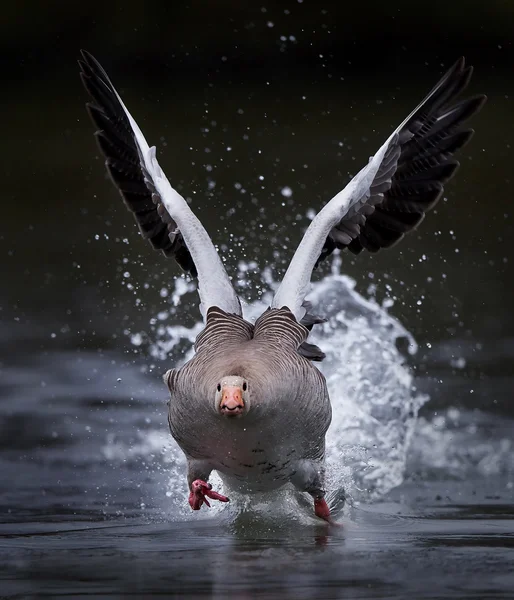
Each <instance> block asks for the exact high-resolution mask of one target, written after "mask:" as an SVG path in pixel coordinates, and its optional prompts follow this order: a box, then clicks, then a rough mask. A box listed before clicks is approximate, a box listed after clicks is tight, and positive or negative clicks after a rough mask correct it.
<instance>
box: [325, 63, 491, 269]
mask: <svg viewBox="0 0 514 600" xmlns="http://www.w3.org/2000/svg"><path fill="white" fill-rule="evenodd" d="M472 74H473V68H472V67H471V66H466V63H465V60H464V57H460V58H459V59H458V60H457V61H456V62H455V63H454V64H453V65H452V66H451V67H450V69H448V71H447V72H446V73H445V75H444V76H443V77H442V78H441V79H440V80H439V82H438V83H437V84H436V85H435V86H434V87H433V88H432V90H431V92H430V93H429V94H428V95H427V97H426V98H425V100H424V101H423V102H422V103H421V104H420V105H419V106H418V108H417V109H416V110H415V111H414V112H413V113H412V114H411V115H410V116H409V118H408V119H407V120H406V121H405V123H404V124H403V126H402V128H401V129H400V130H399V132H398V136H397V137H396V138H395V140H393V141H392V142H391V145H394V144H396V146H398V147H399V151H400V155H399V158H398V159H397V162H396V166H395V163H394V161H392V160H391V158H393V154H389V150H388V154H387V155H386V156H387V160H386V159H384V161H383V163H382V164H381V166H380V169H379V171H378V173H377V175H376V177H375V180H374V181H373V183H372V184H371V186H370V197H369V199H368V200H367V204H366V203H363V205H362V206H361V208H360V209H358V211H359V210H360V214H361V215H362V216H363V217H365V220H364V223H359V225H358V227H357V228H355V227H354V226H353V225H352V227H348V226H347V225H348V224H349V223H347V222H346V221H347V220H348V219H350V220H351V219H354V218H355V215H353V216H351V218H350V217H348V218H347V219H346V220H345V218H343V219H342V221H341V223H340V224H338V225H337V226H336V228H337V227H338V228H339V229H340V230H341V231H343V232H344V233H345V235H338V230H337V229H336V228H334V229H333V230H332V232H331V234H330V235H329V237H328V238H327V240H326V242H325V245H324V247H323V249H322V252H321V254H320V258H319V260H318V263H317V264H319V262H320V261H321V260H323V259H324V258H326V257H327V256H329V255H330V254H331V253H332V252H333V250H334V249H335V248H342V249H344V248H348V250H349V251H350V252H352V253H353V254H359V253H360V252H362V250H364V249H366V250H368V251H370V252H378V251H379V250H380V249H381V248H388V247H391V246H392V245H394V244H396V243H398V242H399V241H400V240H401V239H403V237H404V235H405V234H406V233H408V232H409V231H411V230H413V229H415V228H416V227H418V226H419V225H420V223H421V222H422V220H423V219H424V217H425V214H426V213H427V212H428V211H429V210H430V209H432V208H433V207H434V206H435V205H436V204H437V202H438V200H439V199H440V197H441V196H442V194H443V191H444V184H445V183H447V182H448V181H450V180H451V179H452V177H454V175H455V173H456V172H457V170H458V168H459V162H458V161H457V160H455V159H454V158H453V155H454V153H455V152H457V151H458V150H459V149H460V148H463V147H464V146H465V145H466V144H467V143H468V142H469V141H470V139H471V138H472V137H473V133H474V132H473V130H472V129H469V128H468V129H463V128H462V126H463V124H464V123H465V122H466V121H467V120H468V119H470V118H471V117H472V116H473V115H475V114H476V113H478V112H479V111H480V109H481V108H482V106H483V105H484V103H485V102H486V100H487V97H486V96H484V95H477V96H472V97H470V98H466V99H464V100H461V101H460V102H457V97H458V96H459V95H460V94H461V92H463V91H464V90H465V89H466V87H467V86H468V84H469V81H470V79H471V76H472ZM394 158H396V157H394ZM386 163H389V164H386ZM378 192H382V194H383V197H380V195H379V194H378ZM367 205H370V206H371V207H372V208H373V207H374V209H375V210H374V212H372V213H371V214H366V211H365V207H366V206H367ZM352 223H353V221H352ZM348 236H350V237H353V239H352V240H351V241H350V242H349V243H346V241H347V240H348ZM343 242H345V243H343Z"/></svg>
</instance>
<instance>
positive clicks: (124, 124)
mask: <svg viewBox="0 0 514 600" xmlns="http://www.w3.org/2000/svg"><path fill="white" fill-rule="evenodd" d="M79 64H80V68H81V77H82V81H83V83H84V86H85V88H86V90H87V91H88V92H89V94H90V96H91V98H92V99H93V102H92V103H89V104H88V105H87V106H88V110H89V114H90V115H91V118H92V119H93V122H94V123H95V125H96V126H97V127H98V128H99V130H98V131H97V132H96V137H97V140H98V143H99V146H100V149H101V151H102V153H103V154H104V156H105V158H106V161H105V164H106V167H107V170H108V172H109V174H110V175H111V177H112V180H113V182H114V184H115V185H116V187H117V188H118V189H119V191H120V192H121V195H122V197H123V199H124V201H125V204H126V205H127V207H128V208H129V210H130V211H131V212H132V213H133V214H134V217H135V219H136V222H137V224H138V225H139V228H140V230H141V233H142V235H143V237H145V238H147V239H148V240H149V241H150V243H151V244H152V246H153V247H154V248H156V249H159V250H162V251H163V252H164V254H165V255H166V256H173V257H174V258H175V260H176V261H177V262H178V264H179V265H180V266H181V267H182V268H183V269H184V270H185V271H186V272H188V273H190V274H191V275H193V276H194V275H197V276H198V291H199V294H200V300H201V309H202V313H203V315H204V317H205V315H206V314H207V310H208V309H209V307H211V306H218V307H219V308H221V309H223V310H225V311H226V312H228V313H234V314H241V306H240V303H239V299H238V298H237V296H236V294H235V292H234V289H233V287H232V284H231V283H230V280H229V278H228V276H227V273H226V271H225V268H224V267H223V264H222V262H221V260H220V258H219V256H218V253H217V252H216V249H215V248H214V246H213V244H212V241H211V239H210V238H209V235H208V234H207V232H206V231H205V229H204V227H203V226H202V224H201V223H200V221H199V220H198V219H197V218H196V216H195V215H194V214H193V212H192V211H191V209H190V208H189V206H188V205H187V202H186V201H185V200H184V198H182V196H181V195H180V194H178V193H177V192H176V191H175V190H174V189H173V188H172V187H171V185H170V183H169V181H168V179H167V178H166V176H165V175H164V173H163V172H162V170H161V168H160V166H159V163H158V162H157V158H156V156H155V147H152V148H150V147H149V146H148V144H147V142H146V140H145V138H144V136H143V133H142V132H141V130H140V129H139V127H138V125H137V123H136V122H135V121H134V119H133V118H132V116H131V114H130V113H129V111H128V110H127V108H126V107H125V105H124V103H123V101H122V100H121V98H120V96H119V95H118V93H117V91H116V90H115V88H114V86H113V85H112V83H111V81H110V79H109V77H108V76H107V74H106V72H105V71H104V69H103V68H102V66H101V65H100V63H99V62H98V61H97V60H96V59H95V58H94V57H93V56H91V54H89V53H88V52H85V51H82V60H80V61H79Z"/></svg>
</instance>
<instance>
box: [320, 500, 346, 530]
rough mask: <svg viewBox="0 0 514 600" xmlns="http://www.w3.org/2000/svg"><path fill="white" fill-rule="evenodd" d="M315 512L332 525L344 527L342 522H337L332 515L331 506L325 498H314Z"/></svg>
mask: <svg viewBox="0 0 514 600" xmlns="http://www.w3.org/2000/svg"><path fill="white" fill-rule="evenodd" d="M314 513H315V515H316V516H317V517H319V518H320V519H323V520H324V521H326V522H327V523H330V525H333V526H334V527H342V526H343V525H342V523H337V522H336V521H334V520H333V519H332V517H331V516H330V508H328V504H327V502H326V500H325V498H314Z"/></svg>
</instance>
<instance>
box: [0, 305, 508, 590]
mask: <svg viewBox="0 0 514 600" xmlns="http://www.w3.org/2000/svg"><path fill="white" fill-rule="evenodd" d="M362 312H364V310H363V309H362ZM354 316H355V315H354ZM373 327H375V329H373ZM372 331H374V332H375V334H376V335H377V336H378V335H379V333H380V332H379V328H378V325H374V326H372ZM348 335H353V333H352V330H351V328H350V330H349V334H348ZM2 339H3V340H4V343H3V344H2V350H1V352H2V354H1V359H2V379H1V384H0V392H1V397H2V403H1V404H0V410H1V413H0V418H1V421H0V423H1V427H2V429H1V435H0V440H1V450H0V473H1V490H2V494H1V500H0V502H1V505H0V506H1V515H2V517H1V524H0V565H1V568H0V581H1V583H0V589H1V590H2V596H3V597H19V598H32V597H34V598H35V597H71V598H74V597H79V596H82V595H91V596H93V597H100V598H101V597H119V598H123V597H129V596H131V597H146V596H150V595H167V596H171V597H178V598H180V597H192V598H195V597H198V598H200V597H202V598H204V597H205V598H220V599H221V598H253V597H259V598H261V597H262V598H277V597H284V598H306V599H307V598H313V597H316V598H346V597H352V598H354V597H355V598H413V597H415V598H443V597H444V598H497V597H505V598H510V597H514V594H513V583H514V567H513V565H514V453H513V448H514V423H513V422H512V421H511V420H510V419H509V418H507V417H504V416H500V415H494V414H493V413H490V412H489V413H487V412H481V411H480V412H479V411H478V410H475V411H473V410H472V409H456V408H446V409H443V410H439V411H437V412H436V414H434V411H432V410H430V411H428V410H425V411H424V412H423V411H422V416H421V417H420V418H419V419H418V420H417V424H416V425H415V431H414V437H413V441H412V443H411V444H410V445H409V446H408V451H407V459H406V464H405V465H404V468H402V479H403V483H402V484H401V485H399V486H397V487H395V488H393V489H392V490H390V491H389V492H387V493H385V494H382V495H378V496H377V494H374V495H372V494H371V493H369V494H368V493H367V492H365V491H363V489H362V482H360V483H359V481H358V480H357V481H356V480H355V478H354V479H351V481H350V482H349V484H348V485H349V487H348V488H347V491H348V495H349V500H348V502H347V504H346V506H345V507H344V508H343V509H342V510H341V509H340V510H339V511H338V512H337V513H336V515H337V519H338V521H340V522H341V523H343V527H342V528H338V529H332V530H328V529H327V527H326V526H325V525H324V524H319V523H317V522H316V521H315V520H314V519H313V518H312V517H311V516H310V515H311V513H310V506H308V505H307V504H305V503H300V504H298V503H297V502H296V501H294V499H293V498H291V497H288V496H287V494H284V493H279V494H278V495H275V496H274V497H272V498H264V499H262V498H260V499H257V500H255V501H254V502H253V503H250V504H247V503H246V502H245V501H244V499H239V500H238V499H237V498H235V499H234V502H232V503H231V504H230V505H228V507H226V508H225V509H224V510H222V511H218V510H214V512H212V513H207V512H203V511H202V512H201V513H200V514H197V513H195V514H192V513H191V512H190V511H189V508H188V507H187V503H186V490H185V483H184V470H183V465H182V463H181V460H180V457H179V455H178V453H177V450H176V449H174V448H173V447H171V446H170V444H169V441H168V440H169V436H168V434H167V430H166V413H165V409H166V405H165V396H166V394H165V390H164V389H163V387H162V385H161V383H160V380H159V377H158V373H159V370H160V369H161V368H162V364H161V363H159V362H158V363H157V366H156V368H155V369H154V370H153V371H152V372H146V371H147V367H148V364H149V362H150V363H151V359H150V360H149V358H148V356H136V357H135V358H134V357H132V356H130V355H127V354H123V353H121V352H120V351H119V350H109V351H95V350H85V349H82V350H69V349H64V348H60V349H59V348H56V349H54V350H52V351H48V350H46V351H45V352H43V353H40V352H39V351H38V350H36V351H34V347H36V348H38V347H39V346H40V344H41V343H42V341H43V339H42V338H41V337H37V336H36V335H34V331H29V330H25V331H24V332H23V331H22V330H21V329H19V330H16V329H13V328H9V329H5V330H4V332H3V336H2ZM437 357H439V360H436V359H437ZM329 360H330V356H329ZM395 360H396V359H395ZM446 364H447V360H446V357H445V356H444V354H443V353H441V351H437V352H434V354H433V360H432V363H431V368H430V371H431V374H432V375H434V374H439V375H440V376H441V377H444V379H445V381H446V382H447V385H446V386H445V389H447V390H449V392H451V394H454V390H458V389H459V386H460V387H462V388H466V387H467V388H468V389H469V381H468V380H467V379H466V378H465V377H463V376H462V375H459V374H455V373H453V374H451V373H448V369H445V365H446ZM399 368H401V369H405V367H399ZM467 368H468V369H473V368H474V365H473V363H472V362H471V364H468V367H467ZM328 375H329V376H333V373H332V372H331V371H329V373H328ZM489 381H490V388H491V389H493V390H500V391H503V393H505V394H510V392H511V390H512V387H511V383H508V384H506V383H505V381H509V382H511V381H512V371H510V370H509V372H508V373H504V376H503V378H502V377H501V376H499V377H498V379H497V380H496V379H494V378H491V379H490V380H489ZM415 383H417V384H418V385H419V386H420V387H423V386H425V387H426V388H431V391H432V392H433V393H434V390H435V388H434V387H433V386H432V387H431V384H430V380H428V379H427V380H423V379H421V378H420V379H418V380H417V381H416V382H415ZM379 392H380V390H379ZM439 394H440V391H439ZM371 396H373V392H372V393H371ZM454 400H455V398H454V397H453V396H452V395H448V396H447V397H446V398H441V397H439V399H438V402H439V403H440V404H445V405H446V406H447V407H448V406H454ZM363 402H369V399H368V398H367V397H366V396H365V395H364V399H363ZM427 406H430V403H429V404H428V405H425V407H427ZM335 423H336V426H337V418H336V420H335ZM368 426H369V427H371V425H363V428H364V429H366V428H367V427H368ZM380 431H382V432H385V429H384V430H380ZM348 435H350V434H348ZM379 435H382V433H379ZM375 441H377V440H375ZM370 446H371V444H370ZM378 452H379V449H376V450H375V453H378ZM371 453H372V455H373V451H372V452H371ZM329 455H330V452H329ZM330 456H331V461H332V463H333V462H334V453H332V454H331V455H330ZM335 456H336V458H337V457H339V455H338V454H335ZM387 457H388V454H387V452H386V453H385V455H384V457H383V458H385V460H386V465H387V460H388V458H387ZM377 458H380V457H378V456H377ZM393 459H394V452H391V459H390V463H391V465H392V464H393V462H394V461H393ZM332 467H334V465H333V464H332ZM342 468H343V464H342V463H341V464H339V465H337V464H336V465H335V470H336V471H338V470H339V469H342ZM386 468H390V469H392V466H391V467H389V466H386ZM357 470H358V469H357ZM352 481H353V484H352ZM380 485H382V484H381V483H380V481H379V482H378V483H376V484H375V486H376V487H377V488H379V487H380ZM368 486H369V487H370V488H371V487H372V482H371V483H370V482H368ZM371 497H375V498H378V499H376V500H375V501H374V502H372V503H370V502H369V498H371ZM367 499H368V500H367Z"/></svg>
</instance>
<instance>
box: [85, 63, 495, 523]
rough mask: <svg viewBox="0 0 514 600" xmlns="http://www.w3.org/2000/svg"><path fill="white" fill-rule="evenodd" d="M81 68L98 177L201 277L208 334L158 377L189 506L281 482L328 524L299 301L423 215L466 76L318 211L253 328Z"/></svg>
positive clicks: (320, 425) (472, 108) (311, 369)
mask: <svg viewBox="0 0 514 600" xmlns="http://www.w3.org/2000/svg"><path fill="white" fill-rule="evenodd" d="M79 64H80V67H81V76H82V81H83V83H84V85H85V88H86V90H87V91H88V92H89V94H90V96H91V98H92V102H91V103H89V104H88V105H87V106H88V110H89V114H90V115H91V118H92V120H93V122H94V124H95V125H96V127H97V128H98V131H97V132H96V138H97V140H98V143H99V146H100V149H101V151H102V153H103V154H104V155H105V158H106V161H105V164H106V167H107V170H108V172H109V174H110V175H111V177H112V180H113V182H114V184H115V185H116V187H117V188H118V189H119V191H120V192H121V195H122V197H123V200H124V202H125V204H126V206H127V208H128V209H129V210H130V211H131V212H132V213H133V215H134V217H135V219H136V222H137V224H138V225H139V228H140V231H141V234H142V236H143V237H144V238H146V239H148V240H149V241H150V243H151V244H152V246H153V247H154V248H156V249H159V250H161V251H162V252H163V253H164V255H165V256H167V257H173V258H174V259H175V260H176V261H177V263H178V264H179V265H180V267H181V268H182V269H183V270H184V271H185V272H186V273H188V274H189V275H190V276H192V277H196V278H197V279H198V293H199V296H200V309H201V313H202V315H203V319H204V324H205V327H204V329H203V331H202V332H201V333H200V334H199V335H198V337H197V339H196V341H195V354H194V356H193V358H192V359H191V360H189V361H188V362H187V363H186V364H185V365H183V366H182V367H180V368H174V369H170V370H169V371H167V373H166V374H165V375H164V381H165V383H166V385H167V387H168V389H169V392H170V400H169V413H168V414H169V416H168V421H169V427H170V430H171V434H172V436H173V437H174V439H175V440H176V442H177V443H178V445H179V446H180V448H181V449H182V450H183V452H184V454H185V456H186V458H187V481H188V486H189V491H190V493H189V504H190V506H191V508H192V509H193V510H199V509H200V507H201V506H202V505H203V504H204V503H205V504H206V505H207V506H210V504H209V499H215V500H220V501H221V502H228V498H227V497H226V496H223V495H221V494H219V493H217V492H215V491H214V490H213V489H212V486H211V484H209V483H208V481H209V476H210V474H211V472H212V471H213V470H216V471H217V472H218V473H219V474H220V476H221V477H222V479H223V481H224V482H226V483H227V484H228V487H229V488H231V487H236V488H238V489H240V490H243V491H244V492H248V493H251V492H256V491H266V490H273V489H278V488H280V487H282V486H284V485H285V484H287V483H291V484H293V486H294V487H295V488H296V489H297V490H299V491H301V492H306V493H308V494H310V495H311V496H312V498H313V500H314V513H315V515H316V516H317V517H320V518H321V519H324V520H326V521H328V522H332V518H331V514H330V509H329V507H328V505H327V502H326V501H325V499H324V496H325V490H324V463H323V461H324V454H325V434H326V432H327V429H328V427H329V425H330V421H331V405H330V399H329V395H328V392H327V386H326V382H325V379H324V377H323V375H322V374H321V373H320V371H319V370H318V369H317V368H316V366H315V365H314V364H313V361H316V360H322V359H323V356H324V355H323V353H322V351H321V350H320V349H319V348H318V347H316V346H314V345H313V344H309V343H308V342H307V338H308V335H309V332H310V330H311V329H312V327H313V326H314V325H316V324H317V323H320V322H322V319H320V318H317V317H314V316H312V315H311V314H310V312H309V310H310V306H309V303H308V302H307V301H306V299H305V298H306V295H307V293H308V290H309V285H310V279H311V275H312V272H313V269H314V268H315V267H316V266H317V264H318V263H319V262H320V261H321V260H323V259H325V258H326V257H327V256H329V255H330V254H331V253H332V252H333V251H334V250H335V249H336V248H338V249H341V250H342V249H345V248H346V249H348V250H349V251H350V252H352V253H354V254H358V253H360V252H361V251H362V250H363V249H366V250H368V251H370V252H377V251H378V250H380V249H381V248H387V247H389V246H392V245H393V244H395V243H397V242H398V241H399V240H401V239H402V238H403V237H404V235H405V234H406V233H408V232H409V231H411V230H413V229H415V228H416V227H417V226H418V225H419V223H420V222H421V221H422V220H423V218H424V216H425V213H426V212H427V211H429V210H430V209H431V208H433V206H434V205H435V204H436V202H437V201H438V199H439V198H440V197H441V194H442V193H443V186H444V184H445V183H446V182H447V181H448V180H449V179H450V178H451V177H452V176H453V175H454V173H455V171H456V169H457V167H458V164H459V163H458V162H457V161H456V160H455V159H454V158H453V155H454V153H455V152H456V151H457V150H458V149H459V148H461V147H462V146H464V145H465V144H466V143H467V142H468V141H469V139H470V138H471V136H472V134H473V131H472V130H471V129H468V128H463V127H462V125H463V123H464V122H465V121H466V120H467V119H468V118H469V117H471V116H472V115H473V114H475V113H476V112H477V111H478V110H479V109H480V108H481V106H482V105H483V103H484V101H485V96H475V97H472V98H468V99H465V100H462V101H460V102H457V103H456V98H457V96H458V95H459V94H460V93H461V92H462V91H463V90H464V88H465V87H466V86H467V84H468V82H469V80H470V77H471V73H472V68H471V67H465V63H464V59H462V58H461V59H460V60H458V61H457V62H456V63H455V64H454V65H453V67H451V69H450V70H449V71H448V72H447V73H446V74H445V75H444V77H443V78H442V79H441V80H440V81H439V83H438V84H437V85H436V86H435V87H434V88H433V90H432V91H431V92H430V93H429V94H428V96H427V97H426V98H425V99H424V100H423V101H422V102H421V103H420V104H419V105H418V106H417V107H416V108H415V109H414V110H413V111H412V112H411V114H410V115H409V116H408V117H407V118H406V119H405V120H404V121H403V123H402V124H401V125H400V126H399V127H397V128H396V129H395V131H394V132H393V133H392V134H391V135H390V136H389V138H388V139H387V140H386V142H385V143H384V144H383V145H382V147H381V148H380V149H379V150H378V152H377V153H376V154H375V155H374V156H373V157H371V158H370V160H369V162H368V164H367V165H366V166H365V167H364V168H363V169H362V170H361V171H360V172H359V173H358V174H357V175H356V176H355V177H354V178H353V179H352V180H351V181H350V182H349V183H348V185H347V186H346V187H345V188H344V190H342V191H341V192H339V193H338V194H337V195H336V196H335V197H334V198H332V200H330V202H328V203H327V204H326V205H325V206H324V207H323V208H322V209H321V210H320V212H319V213H318V214H317V215H316V217H315V218H314V219H313V220H312V222H311V223H310V225H309V227H308V228H307V230H306V232H305V234H304V236H303V239H302V240H301V242H300V245H299V246H298V249H297V250H296V252H295V254H294V256H293V258H292V260H291V263H290V265H289V267H288V269H287V271H286V273H285V275H284V278H283V280H282V282H281V284H280V286H279V288H278V289H277V291H276V293H275V295H274V297H273V300H272V302H271V306H270V307H269V308H268V309H267V310H266V311H265V312H264V313H263V314H262V315H261V316H260V317H259V318H258V319H257V320H256V322H255V323H254V324H251V323H249V322H247V321H246V320H245V319H244V318H243V314H242V309H241V304H240V302H239V299H238V297H237V295H236V293H235V291H234V289H233V287H232V285H231V282H230V279H229V277H228V275H227V273H226V271H225V268H224V266H223V263H222V261H221V260H220V257H219V256H218V253H217V252H216V249H215V247H214V245H213V243H212V242H211V239H210V238H209V235H208V234H207V232H206V230H205V229H204V227H203V225H202V224H201V223H200V221H199V220H198V218H197V217H196V216H195V215H194V214H193V212H192V211H191V209H190V208H189V206H188V204H187V202H186V201H185V200H184V198H183V197H182V196H181V195H180V194H178V193H177V192H176V191H175V190H174V189H173V187H172V186H171V185H170V182H169V181H168V179H167V178H166V176H165V175H164V173H163V171H162V170H161V167H160V166H159V163H158V162H157V158H156V150H155V147H149V146H148V144H147V142H146V140H145V138H144V136H143V133H142V132H141V130H140V128H139V127H138V125H137V123H136V122H135V120H134V119H133V118H132V116H131V114H130V113H129V111H128V110H127V108H126V106H125V104H124V103H123V101H122V100H121V98H120V96H119V95H118V93H117V92H116V90H115V88H114V86H113V85H112V83H111V81H110V79H109V78H108V76H107V74H106V73H105V71H104V69H103V68H102V67H101V66H100V64H99V63H98V62H97V61H96V60H95V58H93V56H91V55H90V54H88V53H87V52H82V60H80V61H79Z"/></svg>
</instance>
